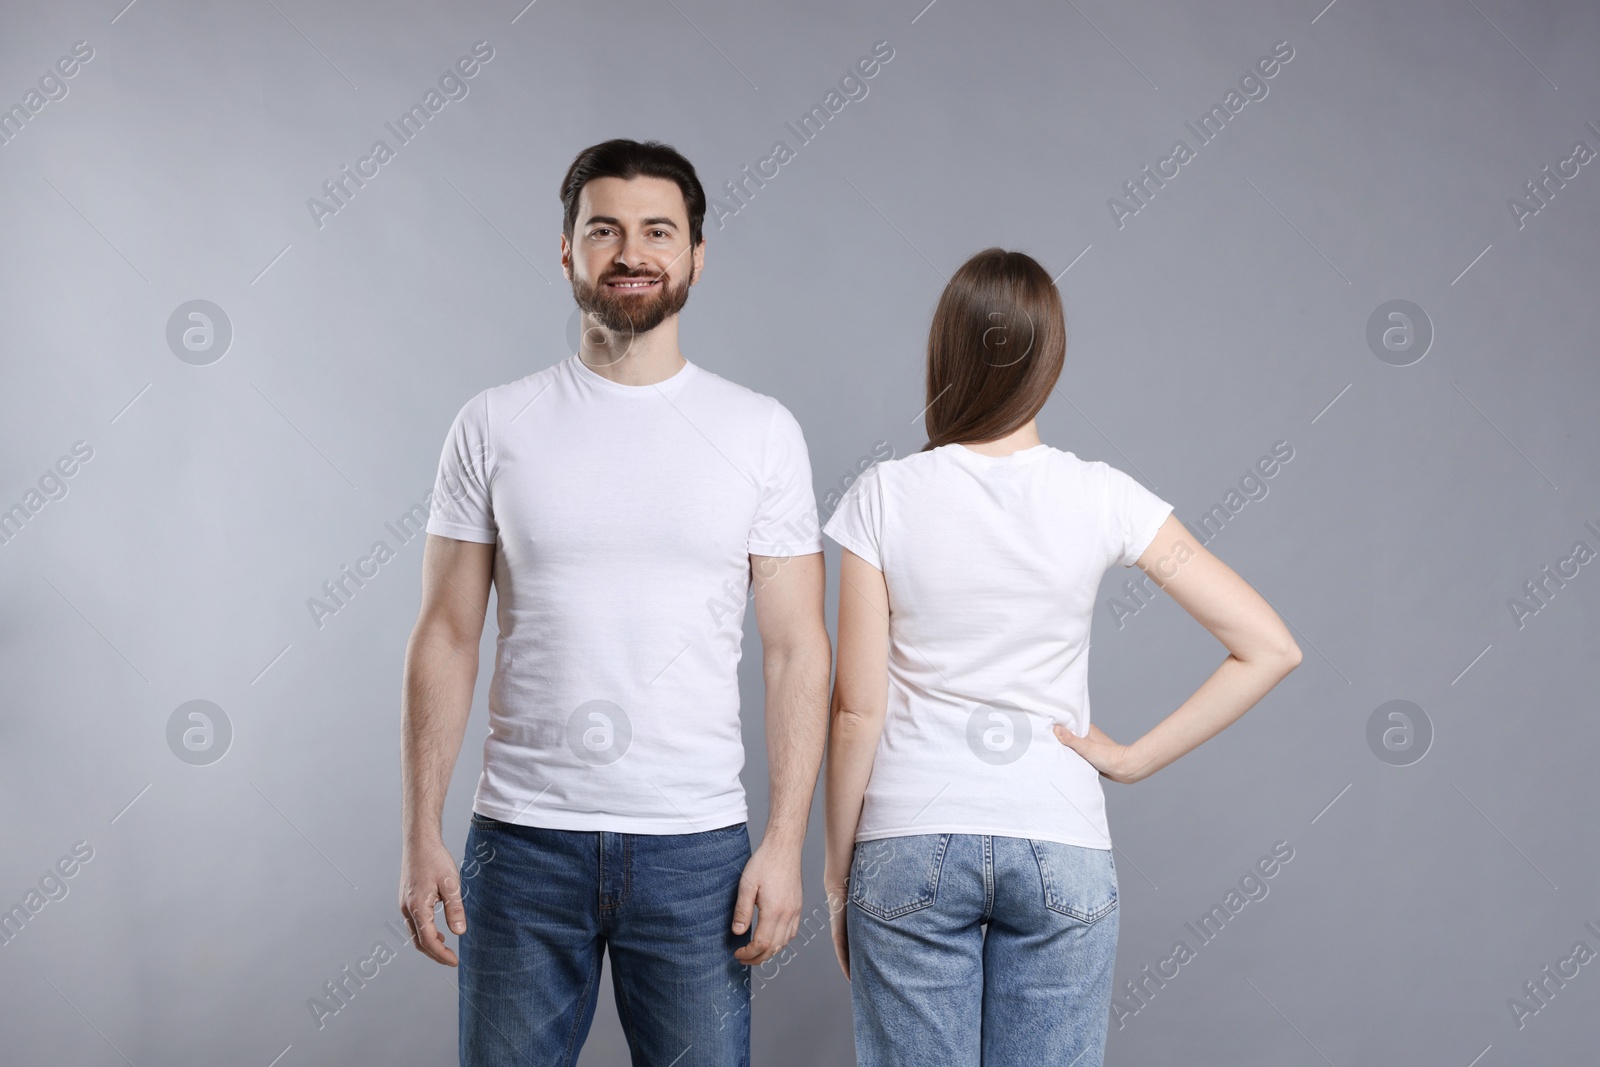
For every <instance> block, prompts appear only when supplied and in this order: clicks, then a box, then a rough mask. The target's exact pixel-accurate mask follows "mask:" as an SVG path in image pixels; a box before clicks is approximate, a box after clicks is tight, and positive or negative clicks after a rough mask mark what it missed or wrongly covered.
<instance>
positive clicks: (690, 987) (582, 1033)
mask: <svg viewBox="0 0 1600 1067" xmlns="http://www.w3.org/2000/svg"><path fill="white" fill-rule="evenodd" d="M465 856H466V857H467V858H466V860H465V861H464V862H463V863H462V868H461V873H462V879H461V881H462V893H463V900H462V904H463V906H464V907H465V908H466V913H467V929H466V932H465V933H464V934H462V935H461V938H460V941H459V950H460V951H459V957H460V962H461V967H460V980H461V985H460V993H461V996H460V1047H461V1063H462V1065H463V1067H468V1065H470V1067H501V1065H507V1064H518V1065H526V1064H537V1065H539V1067H570V1065H571V1064H575V1063H576V1062H577V1061H578V1051H579V1049H581V1048H582V1047H583V1041H584V1038H585V1037H586V1036H588V1033H589V1024H590V1022H591V1021H592V1020H593V1019H594V1008H595V1003H596V1001H597V999H598V997H599V991H600V960H601V954H602V953H604V952H607V951H609V952H610V956H611V979H612V989H613V991H614V992H615V995H616V1002H617V1014H618V1015H619V1016H621V1019H622V1029H623V1031H624V1033H625V1034H626V1035H627V1039H628V1048H629V1049H630V1050H631V1052H632V1055H633V1063H634V1065H635V1067H644V1065H649V1067H668V1065H671V1067H748V1064H749V1063H750V993H749V984H748V983H749V970H748V968H746V967H745V965H744V964H742V963H740V962H739V961H738V960H736V959H734V956H733V953H734V950H735V949H738V948H740V947H741V946H743V945H745V944H746V943H748V942H749V940H750V934H749V932H748V931H746V932H745V933H743V934H740V935H737V936H736V935H734V934H733V933H732V932H731V931H730V930H729V927H730V926H731V925H732V923H733V907H734V903H735V901H736V900H737V897H738V890H739V878H740V875H741V874H743V872H744V866H745V862H746V861H747V860H748V859H749V858H750V838H749V835H748V833H747V832H746V829H745V824H744V823H738V824H736V825H734V826H726V827H723V828H722V829H720V830H707V831H705V832H703V833H693V834H622V833H600V832H582V831H572V830H545V829H539V828H536V827H531V826H518V825H514V824H512V823H506V822H501V821H499V820H497V819H491V818H489V817H487V816H485V815H479V814H477V813H474V814H473V816H472V825H471V828H470V829H469V830H468V832H467V846H466V849H465Z"/></svg>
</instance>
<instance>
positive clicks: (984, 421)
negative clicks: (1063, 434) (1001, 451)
mask: <svg viewBox="0 0 1600 1067" xmlns="http://www.w3.org/2000/svg"><path fill="white" fill-rule="evenodd" d="M1066 352H1067V327H1066V319H1065V317H1064V316H1063V314H1062V311H1061V294H1060V293H1059V292H1058V291H1057V290H1056V286H1055V283H1054V282H1052V281H1051V280H1050V275H1049V274H1048V273H1046V272H1045V269H1044V268H1043V267H1041V266H1040V265H1039V263H1038V262H1037V261H1036V260H1035V259H1034V258H1033V257H1032V256H1029V255H1027V254H1026V253H1024V252H1009V251H1007V250H1005V249H1003V248H985V249H984V250H983V251H982V252H979V253H978V254H977V255H975V256H973V257H972V258H971V259H969V260H967V261H966V262H965V263H963V264H962V265H961V267H960V269H958V270H957V271H956V272H955V275H954V276H953V277H952V278H951V279H950V282H949V284H948V285H946V286H945V288H944V293H943V294H942V295H941V296H940V297H939V306H938V307H936V308H935V309H934V312H933V325H932V327H931V329H930V330H929V331H928V378H927V386H928V388H927V400H928V408H927V411H926V412H925V416H924V418H925V421H926V423H927V427H928V443H927V444H925V445H923V446H922V451H924V452H926V451H927V450H928V449H930V448H938V447H940V446H941V445H947V444H951V443H953V442H962V443H966V442H973V443H978V442H983V441H993V440H996V439H998V438H1001V437H1004V436H1006V435H1007V434H1009V433H1011V432H1012V431H1013V430H1015V429H1017V427H1019V426H1022V425H1024V424H1025V423H1026V422H1027V421H1028V420H1029V419H1031V418H1033V417H1034V416H1035V415H1037V414H1038V413H1039V410H1040V409H1041V408H1043V407H1044V403H1045V401H1046V400H1048V399H1049V397H1050V390H1051V389H1052V388H1054V387H1055V384H1056V379H1057V378H1059V377H1060V376H1061V365H1062V363H1063V361H1064V360H1065V359H1066Z"/></svg>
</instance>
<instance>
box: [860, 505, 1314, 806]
mask: <svg viewBox="0 0 1600 1067" xmlns="http://www.w3.org/2000/svg"><path fill="white" fill-rule="evenodd" d="M1138 563H1139V567H1140V568H1141V569H1142V570H1143V571H1144V572H1145V573H1146V574H1148V575H1149V576H1150V577H1151V578H1152V579H1153V580H1154V581H1155V583H1156V585H1158V586H1160V587H1161V588H1162V589H1164V590H1166V592H1167V593H1168V594H1169V595H1170V596H1171V597H1172V599H1173V600H1175V601H1177V602H1178V605H1179V606H1180V607H1182V608H1183V610H1185V611H1187V612H1188V613H1189V614H1190V615H1192V616H1194V618H1195V620H1196V621H1197V622H1199V623H1200V625H1202V626H1204V627H1205V628H1206V629H1207V630H1209V631H1210V632H1211V635H1212V636H1213V637H1215V638H1216V639H1217V640H1218V641H1221V642H1222V644H1223V646H1224V647H1226V648H1227V650H1228V656H1227V658H1226V659H1224V660H1223V661H1222V665H1221V666H1219V667H1218V668H1217V669H1216V671H1215V672H1214V673H1213V674H1212V675H1211V677H1210V678H1207V679H1206V680H1205V683H1204V684H1202V685H1201V686H1200V688H1199V689H1196V690H1195V691H1194V695H1193V696H1191V697H1190V698H1189V699H1188V700H1185V701H1184V702H1183V703H1182V704H1180V705H1179V706H1178V708H1177V710H1176V711H1174V712H1173V713H1172V714H1170V715H1168V716H1167V717H1166V718H1165V719H1163V720H1161V722H1159V723H1157V724H1156V725H1155V726H1154V727H1152V728H1151V730H1150V731H1149V732H1148V733H1146V734H1145V735H1144V736H1143V737H1141V738H1139V739H1138V740H1137V741H1135V742H1134V743H1133V744H1131V745H1119V744H1117V743H1116V742H1115V741H1113V740H1111V738H1110V737H1108V736H1107V735H1106V733H1105V731H1103V730H1101V729H1100V728H1099V727H1098V726H1095V725H1094V724H1093V723H1092V722H1091V723H1090V724H1089V733H1088V735H1087V736H1085V737H1079V736H1077V735H1076V734H1074V733H1072V732H1071V731H1070V730H1068V729H1067V728H1066V727H1064V726H1061V725H1059V724H1058V725H1057V726H1056V728H1055V735H1056V737H1057V739H1058V740H1060V741H1061V743H1062V744H1064V745H1066V746H1068V747H1069V748H1071V749H1072V750H1073V751H1075V752H1077V753H1078V754H1079V755H1080V756H1082V757H1083V758H1084V759H1086V760H1088V761H1089V762H1090V763H1091V764H1093V765H1094V767H1095V769H1096V770H1098V771H1099V772H1100V773H1101V774H1103V775H1104V776H1105V777H1107V778H1110V779H1111V780H1112V781H1114V782H1123V783H1128V782H1137V781H1139V780H1140V779H1141V778H1148V777H1150V775H1152V774H1154V773H1156V771H1159V770H1160V769H1161V768H1163V767H1165V766H1166V765H1167V764H1169V763H1171V762H1172V761H1173V760H1175V759H1177V758H1178V757H1179V756H1182V755H1183V754H1184V753H1186V752H1190V751H1192V750H1194V749H1195V748H1198V747H1199V746H1200V745H1201V743H1203V742H1205V741H1208V740H1210V739H1211V738H1213V737H1215V736H1216V735H1217V734H1219V733H1221V732H1222V731H1223V729H1224V728H1226V727H1227V726H1228V724H1229V723H1232V722H1233V721H1234V720H1235V719H1237V718H1239V717H1240V716H1241V715H1243V714H1244V713H1245V712H1247V711H1249V710H1250V709H1251V708H1252V707H1254V706H1255V704H1256V702H1257V701H1259V700H1260V699H1261V698H1262V697H1264V696H1266V695H1267V693H1268V692H1270V691H1271V690H1272V687H1273V686H1275V685H1277V684H1278V683H1279V682H1281V681H1282V680H1283V679H1284V677H1285V676H1286V675H1287V674H1288V673H1289V672H1290V671H1292V670H1294V669H1295V667H1297V666H1299V664H1300V646H1299V645H1297V644H1296V643H1295V640H1294V637H1293V636H1292V635H1290V633H1289V628H1288V627H1287V626H1285V625H1284V623H1283V620H1282V619H1280V618H1279V617H1278V613H1277V612H1275V611H1273V610H1272V605H1270V604H1268V603H1267V602H1266V600H1264V599H1263V598H1262V596H1261V594H1260V593H1257V592H1256V591H1255V589H1253V588H1252V587H1251V586H1250V583H1249V582H1247V581H1245V580H1244V579H1243V578H1241V577H1239V575H1237V574H1236V573H1234V571H1233V570H1232V568H1230V567H1229V566H1228V565H1227V564H1226V563H1223V562H1222V561H1221V560H1220V559H1218V558H1217V557H1216V556H1214V555H1212V554H1211V553H1210V552H1209V551H1207V549H1206V547H1205V546H1204V545H1201V544H1199V543H1198V542H1196V541H1195V539H1194V536H1193V535H1192V534H1190V533H1189V531H1188V530H1187V529H1186V528H1185V527H1184V525H1183V523H1181V522H1179V521H1178V518H1177V516H1176V515H1169V516H1167V521H1166V522H1164V523H1162V525H1161V529H1160V530H1158V531H1157V532H1156V536H1155V540H1153V541H1151V542H1150V546H1149V547H1148V548H1146V549H1145V551H1144V554H1143V555H1141V556H1140V557H1139V560H1138ZM841 640H842V638H841Z"/></svg>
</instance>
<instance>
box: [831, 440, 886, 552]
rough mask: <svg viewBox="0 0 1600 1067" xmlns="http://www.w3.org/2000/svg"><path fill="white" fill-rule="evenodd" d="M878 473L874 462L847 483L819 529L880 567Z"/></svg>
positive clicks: (880, 532)
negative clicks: (826, 521)
mask: <svg viewBox="0 0 1600 1067" xmlns="http://www.w3.org/2000/svg"><path fill="white" fill-rule="evenodd" d="M878 473H879V472H878V466H877V464H874V465H872V466H871V467H868V468H867V469H866V470H864V471H862V472H861V475H860V476H859V477H858V478H856V480H855V481H853V482H851V483H850V488H849V489H847V490H845V494H844V498H843V499H841V500H840V501H839V506H838V507H837V508H835V509H834V511H833V514H832V515H831V516H829V518H828V524H827V525H826V526H824V527H823V529H822V532H823V533H825V534H827V535H828V536H829V537H831V538H833V539H834V540H835V541H837V542H838V543H839V544H841V545H843V546H844V547H845V548H848V549H849V550H850V551H852V552H854V553H855V554H856V555H858V556H860V557H861V558H862V559H864V560H866V561H867V562H868V563H870V564H872V565H873V566H874V567H876V568H877V569H878V570H880V571H881V570H883V553H882V551H881V549H880V546H881V544H882V538H883V486H882V483H880V482H879V480H878Z"/></svg>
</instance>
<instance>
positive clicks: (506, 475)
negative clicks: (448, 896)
mask: <svg viewBox="0 0 1600 1067" xmlns="http://www.w3.org/2000/svg"><path fill="white" fill-rule="evenodd" d="M430 508H431V511H430V516H429V519H428V525H427V530H428V532H429V533H433V534H439V535H441V536H444V537H452V538H456V539H458V540H462V541H478V542H482V543H485V544H493V545H495V556H494V585H495V590H496V595H497V602H498V603H497V614H498V622H499V637H498V640H497V641H496V642H495V665H494V679H493V681H492V682H491V683H490V687H489V736H488V739H487V740H486V741H485V742H484V748H483V774H482V777H481V778H480V779H479V780H478V790H477V795H476V797H475V799H474V802H473V810H474V811H476V812H479V813H481V814H484V815H487V816H490V817H491V818H495V819H500V820H502V821H505V822H513V823H521V824H524V825H529V826H540V827H545V828H549V829H557V830H609V831H614V832H626V833H643V834H682V833H695V832H699V831H704V830H712V829H717V828H719V827H722V826H727V825H730V824H733V823H738V822H743V821H744V820H745V818H746V816H747V809H746V806H745V795H744V787H743V785H742V784H741V782H740V780H739V771H740V769H741V768H742V767H743V765H744V745H743V742H742V741H741V739H740V732H739V679H738V665H739V659H740V651H741V648H740V646H741V643H742V639H743V635H744V613H745V604H746V601H747V598H748V596H749V590H750V577H751V575H750V570H751V568H750V556H751V555H752V554H754V555H762V556H797V555H806V554H809V553H813V552H820V551H822V538H821V535H820V531H819V530H818V528H817V511H816V498H815V496H814V494H813V491H812V485H811V464H810V460H809V459H808V457H807V454H806V444H805V438H804V436H803V435H802V433H801V430H800V425H799V423H798V422H796V421H795V419H794V416H793V415H791V414H790V413H789V411H788V409H787V408H785V407H784V406H783V405H782V404H780V403H779V402H778V401H776V400H774V399H773V398H771V397H769V396H765V395H763V394H761V393H757V392H754V391H753V390H750V389H747V388H745V387H744V386H741V385H737V384H735V383H733V382H730V381H728V380H727V379H725V378H722V377H720V376H718V375H716V374H713V373H712V372H711V371H708V370H705V369H704V368H702V367H699V366H697V365H696V364H694V363H686V364H685V365H684V366H683V367H681V368H679V370H678V371H677V373H676V374H674V375H672V376H671V377H670V378H667V379H666V380H665V381H661V382H657V383H656V384H654V385H643V386H635V385H622V384H620V383H618V382H613V381H611V380H610V379H609V378H605V377H603V376H602V375H600V374H598V373H596V372H595V371H594V370H593V369H591V368H590V367H589V366H588V365H587V364H585V363H584V362H583V361H582V360H581V359H579V358H578V356H576V355H573V356H569V357H568V358H567V359H565V360H562V361H561V362H559V363H557V364H555V365H553V366H551V367H548V368H546V369H544V370H542V371H539V372H537V373H534V374H530V375H528V376H527V377H525V378H521V379H519V380H517V381H514V382H510V383H508V384H505V385H499V386H494V387H492V388H489V389H485V390H483V391H482V392H480V393H479V394H478V395H476V396H474V397H473V398H472V399H471V400H470V401H468V402H467V404H466V405H465V406H464V407H463V408H462V409H461V411H460V413H459V414H458V415H457V416H456V418H455V422H454V424H453V425H452V426H451V427H450V433H449V436H448V438H447V439H446V441H445V445H444V450H443V453H442V454H441V456H440V459H439V470H438V477H437V480H436V482H435V485H434V490H433V494H432V499H431V502H430Z"/></svg>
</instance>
